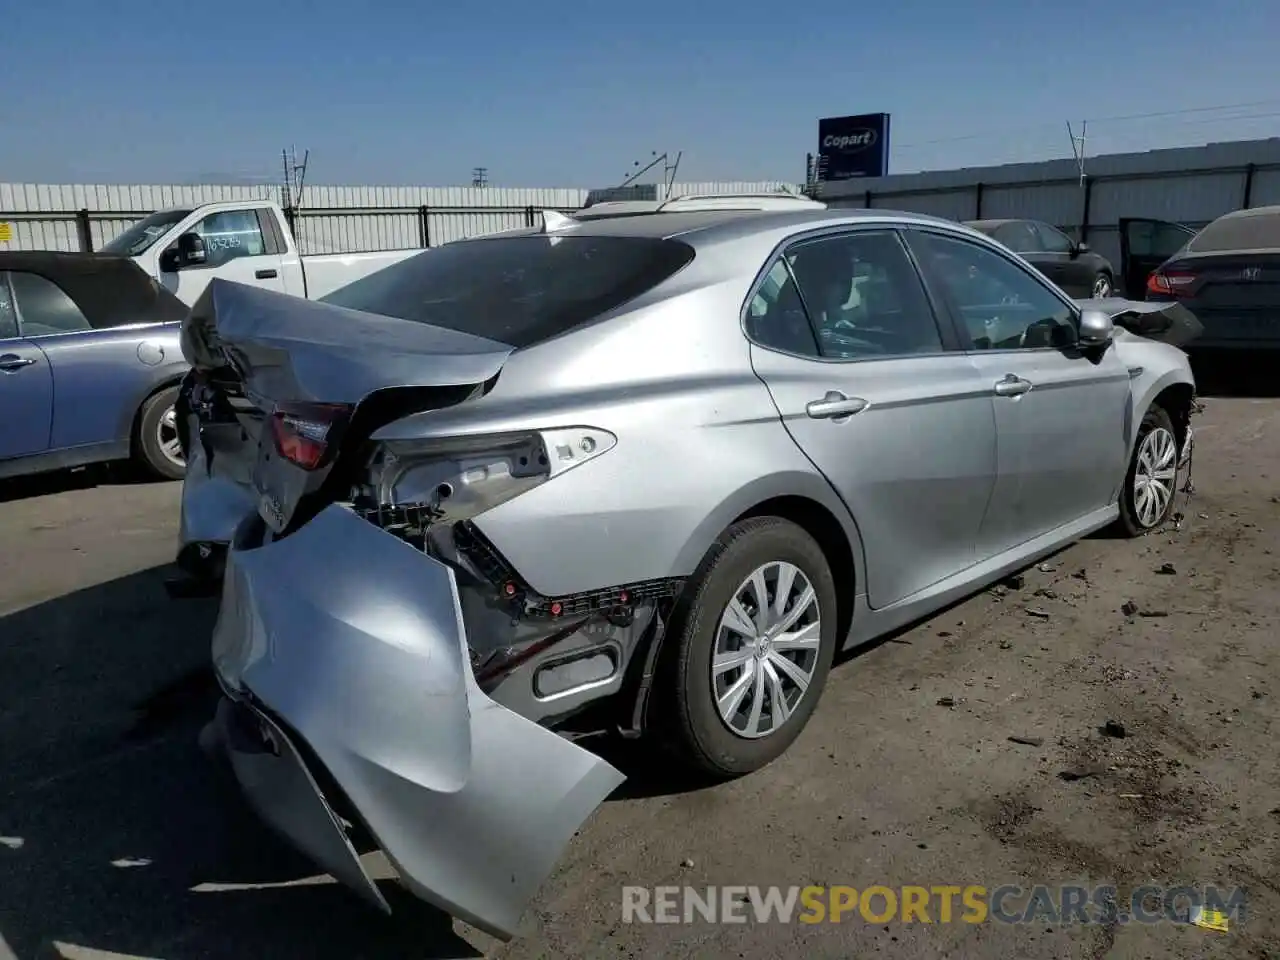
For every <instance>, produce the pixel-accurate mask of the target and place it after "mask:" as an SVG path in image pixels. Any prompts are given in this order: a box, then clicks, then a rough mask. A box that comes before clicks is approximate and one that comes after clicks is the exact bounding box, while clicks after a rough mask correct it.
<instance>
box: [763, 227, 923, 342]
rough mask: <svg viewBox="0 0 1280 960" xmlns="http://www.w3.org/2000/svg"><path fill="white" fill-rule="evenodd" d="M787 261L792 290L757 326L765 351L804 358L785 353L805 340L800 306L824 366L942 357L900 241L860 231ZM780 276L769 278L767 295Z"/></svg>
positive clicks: (797, 248) (816, 243)
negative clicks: (828, 362)
mask: <svg viewBox="0 0 1280 960" xmlns="http://www.w3.org/2000/svg"><path fill="white" fill-rule="evenodd" d="M785 257H786V267H787V268H789V269H787V270H786V273H785V276H786V282H785V283H784V284H782V287H781V289H780V291H779V292H778V294H777V295H775V296H774V297H773V298H772V299H773V307H772V308H771V309H770V310H769V311H768V313H767V314H766V315H765V316H764V317H760V318H758V321H757V322H756V328H757V333H756V337H755V339H756V340H757V341H758V342H759V343H760V344H761V345H763V346H773V347H775V348H776V349H783V350H787V352H791V353H800V352H802V351H800V350H799V349H795V348H793V349H789V350H788V349H787V347H786V346H782V345H781V344H784V343H790V344H793V345H795V346H796V347H798V346H799V344H801V343H802V342H803V340H804V337H803V336H802V333H803V330H802V329H801V328H800V327H799V326H798V324H797V323H796V312H797V308H796V306H794V304H795V303H796V301H797V300H798V301H799V305H800V308H801V309H802V310H803V312H802V313H800V314H799V316H801V317H803V318H806V319H807V320H808V323H809V328H810V332H809V334H808V335H809V336H810V337H811V338H813V339H816V341H817V345H816V349H817V354H818V356H820V357H823V358H825V359H831V360H874V359H883V358H889V357H900V356H910V355H915V354H928V353H940V352H942V349H943V346H942V336H941V334H940V332H939V330H938V325H937V322H936V321H935V319H934V316H933V310H932V308H931V307H930V305H929V300H928V298H927V297H926V295H925V292H924V287H923V286H922V285H921V282H920V278H919V276H917V274H916V270H915V267H914V266H913V265H912V263H911V260H910V258H909V257H908V256H907V252H906V250H905V249H904V248H903V246H902V242H901V241H900V240H899V239H898V236H897V234H895V233H893V232H892V231H858V232H857V233H851V234H844V235H841V236H835V237H823V238H821V239H817V240H805V241H801V242H800V243H798V244H796V245H794V246H793V247H791V248H790V249H789V250H788V251H787V252H786V254H785ZM780 265H781V264H780V263H779V266H780ZM776 269H777V268H776V267H775V271H776ZM775 271H770V274H769V276H768V277H766V280H765V284H764V285H763V287H762V291H761V292H762V293H763V292H764V289H765V288H767V287H769V286H770V283H771V281H772V280H773V279H774V277H775ZM755 309H756V307H755V306H754V301H753V310H755ZM812 349H813V348H812V347H811V348H810V350H812Z"/></svg>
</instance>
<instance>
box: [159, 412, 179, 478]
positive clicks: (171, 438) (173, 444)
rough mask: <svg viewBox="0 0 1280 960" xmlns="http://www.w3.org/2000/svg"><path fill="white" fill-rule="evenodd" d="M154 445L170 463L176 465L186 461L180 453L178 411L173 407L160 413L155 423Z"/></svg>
mask: <svg viewBox="0 0 1280 960" xmlns="http://www.w3.org/2000/svg"><path fill="white" fill-rule="evenodd" d="M156 445H157V446H158V447H159V449H160V453H161V454H163V455H164V458H165V459H166V460H168V461H169V462H170V463H173V464H176V465H178V466H183V465H184V464H185V463H186V458H185V457H183V455H182V443H181V441H180V440H179V439H178V412H177V410H175V409H174V408H173V407H170V408H169V409H168V410H166V411H165V412H164V413H163V414H161V415H160V420H159V422H158V423H157V424H156Z"/></svg>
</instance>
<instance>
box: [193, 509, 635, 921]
mask: <svg viewBox="0 0 1280 960" xmlns="http://www.w3.org/2000/svg"><path fill="white" fill-rule="evenodd" d="M213 657H214V666H215V669H216V670H217V672H218V676H219V680H220V682H221V683H222V685H223V687H224V689H225V690H226V691H227V692H228V693H229V695H230V696H232V697H234V698H236V699H238V700H241V701H242V705H243V706H244V707H245V708H247V709H249V710H250V711H251V714H252V716H253V718H254V720H255V721H256V731H257V732H256V734H250V735H242V736H236V735H234V733H233V731H232V722H231V719H230V718H231V714H232V713H233V712H234V711H232V708H231V707H230V706H228V707H224V708H223V709H222V711H221V717H220V720H219V723H218V726H219V727H220V728H221V729H222V730H223V736H222V741H223V743H224V745H225V746H226V747H227V749H228V751H229V752H230V754H231V761H232V766H233V768H234V769H235V771H236V774H237V777H238V779H239V780H240V783H241V786H242V787H243V788H244V790H245V792H246V793H247V794H248V796H249V800H250V802H251V803H252V804H253V805H254V806H255V807H256V808H257V809H258V810H259V812H260V813H261V814H262V816H263V817H264V819H266V820H267V821H268V822H269V823H271V824H272V825H273V826H274V827H276V828H277V829H278V830H280V831H282V832H283V833H285V834H286V835H287V836H289V837H290V838H291V839H292V840H293V842H294V843H295V844H297V845H298V846H299V847H300V848H301V849H303V850H304V851H305V852H306V853H308V854H309V855H310V856H311V857H313V858H314V859H315V860H316V861H317V862H318V863H319V864H320V865H321V866H322V867H323V868H324V869H326V870H328V871H330V872H331V873H333V875H334V876H335V877H337V878H338V879H339V880H342V881H343V882H345V883H347V884H348V885H349V886H352V887H354V888H355V889H357V890H359V891H360V892H362V893H363V894H364V895H365V896H367V897H369V898H370V899H371V900H372V901H373V902H375V903H377V904H378V905H379V906H381V907H383V908H384V909H386V902H385V900H384V899H383V898H382V896H381V895H380V894H379V893H378V891H377V888H376V886H375V885H374V884H373V882H372V880H371V879H370V878H369V876H368V875H367V874H366V873H365V871H364V870H363V868H362V867H361V865H360V863H359V861H358V859H357V857H356V854H355V851H354V849H353V848H352V847H351V844H350V842H349V840H348V839H347V837H346V834H345V831H343V829H342V827H341V824H340V822H339V820H338V819H337V817H336V815H335V814H334V812H333V809H332V807H331V805H330V803H329V801H328V800H327V799H326V798H325V797H324V796H323V794H322V790H321V787H320V786H319V785H318V784H319V782H324V781H326V780H328V779H331V780H332V782H333V783H334V784H336V785H337V788H338V789H340V790H341V791H342V792H343V794H345V799H346V800H347V801H349V802H350V804H351V806H352V807H353V808H354V809H355V811H356V812H357V813H358V815H359V817H360V818H361V820H362V821H363V822H364V824H365V826H367V827H368V829H369V832H370V833H371V834H372V835H373V837H374V839H375V841H376V842H377V843H378V845H379V846H380V847H381V848H382V850H383V851H384V852H385V853H386V854H387V857H388V859H389V860H390V861H391V863H392V865H393V866H394V867H395V868H396V870H397V871H398V872H399V874H400V878H401V881H402V882H403V883H404V884H405V885H406V886H407V887H408V888H409V889H410V890H411V891H412V892H414V893H415V894H416V895H418V896H420V897H422V898H423V899H425V900H428V901H430V902H432V903H434V904H436V905H437V906H439V907H440V908H442V909H444V910H446V911H448V912H449V913H451V914H453V915H455V916H457V917H460V918H462V919H464V920H466V921H468V922H470V923H472V924H474V925H475V926H477V927H479V928H481V929H483V930H485V931H487V932H489V933H491V934H493V935H495V936H498V937H501V938H503V939H509V938H510V937H512V936H514V934H515V931H516V928H517V925H518V922H519V919H520V915H521V913H523V911H524V907H525V905H526V903H527V902H528V900H529V898H530V897H531V896H532V894H533V893H534V892H535V891H536V890H537V888H538V887H539V886H541V885H542V883H543V881H544V880H545V879H546V877H547V875H548V874H549V873H550V872H551V870H552V868H553V867H554V866H555V863H556V861H557V860H558V859H559V857H560V854H561V852H562V851H563V849H564V847H565V845H566V844H567V843H568V842H569V840H570V839H571V838H572V837H573V834H574V832H575V831H576V830H577V829H578V828H579V827H580V826H581V824H582V822H583V821H584V820H585V819H586V818H587V817H588V816H589V815H590V814H591V812H592V811H593V810H594V809H595V808H596V807H597V806H598V805H599V804H600V802H601V801H603V800H604V798H605V797H607V796H608V795H609V793H611V792H612V791H613V790H614V789H615V788H616V787H617V786H618V785H619V784H620V783H621V782H622V781H623V779H624V778H623V776H622V775H621V774H620V773H619V772H618V771H617V770H615V769H614V768H613V767H611V766H610V765H609V764H607V763H605V762H604V761H603V760H601V759H599V758H598V757H596V756H594V755H593V754H591V753H588V752H587V751H585V750H583V749H581V748H580V747H577V746H575V745H574V744H572V743H570V742H569V741H567V740H565V739H563V738H561V737H559V736H557V735H556V734H554V733H552V732H551V731H549V730H546V729H544V728H543V727H540V726H538V725H537V724H534V723H532V722H530V721H528V720H526V719H524V718H523V717H520V716H518V715H517V714H515V713H512V712H511V711H509V710H507V709H506V708H504V707H501V706H499V705H498V704H497V703H495V702H494V701H492V700H490V699H489V698H488V697H486V696H485V695H484V693H482V692H481V691H480V689H479V688H478V687H477V686H476V683H475V678H474V677H473V675H472V672H471V666H470V658H469V655H468V652H467V645H466V638H465V635H464V632H463V626H462V620H461V615H460V613H459V606H458V596H457V588H456V585H455V583H454V579H453V572H452V571H451V570H450V569H449V568H448V567H446V566H445V565H443V564H441V563H438V562H436V561H435V560H432V559H431V558H430V557H427V556H425V555H424V554H422V553H420V552H419V551H417V550H415V549H414V548H412V547H410V546H409V545H407V544H405V543H403V542H402V541H400V540H398V539H396V538H395V537H392V536H390V535H388V534H386V533H384V532H383V531H381V530H379V529H377V528H376V527H374V526H373V525H371V524H369V523H367V522H366V521H364V520H362V519H360V518H359V517H356V516H355V515H354V514H352V513H350V512H349V511H347V510H345V509H343V508H341V507H329V508H327V509H326V510H324V511H323V512H322V513H320V514H319V515H318V516H317V517H315V518H314V519H313V520H311V521H310V522H309V523H307V524H306V525H305V526H304V527H303V528H302V529H301V530H299V531H298V532H296V533H295V534H293V535H292V536H290V537H288V538H286V539H284V540H281V541H279V542H276V543H272V544H269V545H267V546H264V547H260V548H256V549H236V548H235V547H234V546H233V548H232V550H231V551H230V553H229V555H228V560H227V569H226V580H225V584H224V592H223V598H222V609H221V612H220V614H219V618H218V625H217V627H216V629H215V632H214V644H213ZM277 721H278V722H277ZM250 727H251V728H253V727H254V724H250ZM286 727H287V728H288V730H287V732H286V729H285V728H286ZM240 729H241V732H242V734H243V733H244V728H243V725H242V726H241V728H240ZM296 741H302V743H301V744H300V743H297V742H296ZM303 744H305V748H306V749H300V747H302V745H303ZM304 756H305V757H307V758H308V759H304ZM310 758H314V759H310ZM308 764H318V765H320V766H322V767H323V768H324V771H323V773H324V774H326V775H327V776H319V775H318V774H319V773H320V771H313V770H311V769H310V768H309V766H308Z"/></svg>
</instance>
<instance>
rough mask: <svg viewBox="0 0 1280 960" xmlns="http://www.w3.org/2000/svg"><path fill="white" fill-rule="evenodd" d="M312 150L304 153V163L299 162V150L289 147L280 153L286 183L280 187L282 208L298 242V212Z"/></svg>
mask: <svg viewBox="0 0 1280 960" xmlns="http://www.w3.org/2000/svg"><path fill="white" fill-rule="evenodd" d="M310 156H311V151H310V150H305V151H303V154H302V162H301V163H299V162H298V148H297V147H289V148H288V149H287V150H281V151H280V159H281V161H282V162H283V164H284V183H283V184H282V185H281V187H280V206H281V207H282V208H283V209H284V215H285V219H286V220H288V221H289V230H290V232H291V233H293V238H294V240H295V241H298V240H299V238H298V229H297V211H298V208H299V207H301V206H302V188H303V187H304V185H305V184H306V179H307V160H308V159H309V158H310Z"/></svg>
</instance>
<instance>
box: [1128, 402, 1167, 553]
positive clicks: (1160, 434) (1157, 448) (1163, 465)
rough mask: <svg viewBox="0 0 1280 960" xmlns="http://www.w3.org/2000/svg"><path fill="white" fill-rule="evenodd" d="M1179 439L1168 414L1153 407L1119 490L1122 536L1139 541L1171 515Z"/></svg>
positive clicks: (1134, 447) (1145, 417)
mask: <svg viewBox="0 0 1280 960" xmlns="http://www.w3.org/2000/svg"><path fill="white" fill-rule="evenodd" d="M1179 452H1180V451H1179V450H1178V435H1177V433H1176V432H1175V431H1174V429H1173V421H1172V420H1171V419H1170V418H1169V414H1168V412H1167V411H1166V410H1165V409H1164V408H1163V407H1159V406H1155V405H1153V406H1152V407H1151V408H1150V409H1149V410H1148V411H1147V412H1146V415H1145V416H1144V417H1143V418H1142V423H1140V424H1139V425H1138V436H1137V439H1136V440H1135V441H1134V444H1133V454H1132V455H1131V456H1130V457H1129V469H1128V470H1127V471H1126V472H1125V476H1124V486H1123V487H1122V488H1121V490H1120V519H1119V520H1118V521H1117V524H1118V528H1119V530H1120V532H1121V533H1123V534H1124V535H1125V536H1127V537H1141V536H1143V535H1144V534H1148V533H1150V532H1151V531H1152V530H1155V529H1158V528H1159V527H1160V526H1161V524H1163V523H1164V522H1165V521H1167V520H1168V519H1169V517H1170V516H1172V514H1173V502H1174V498H1175V497H1176V496H1177V489H1178V488H1177V484H1178V454H1179Z"/></svg>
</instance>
